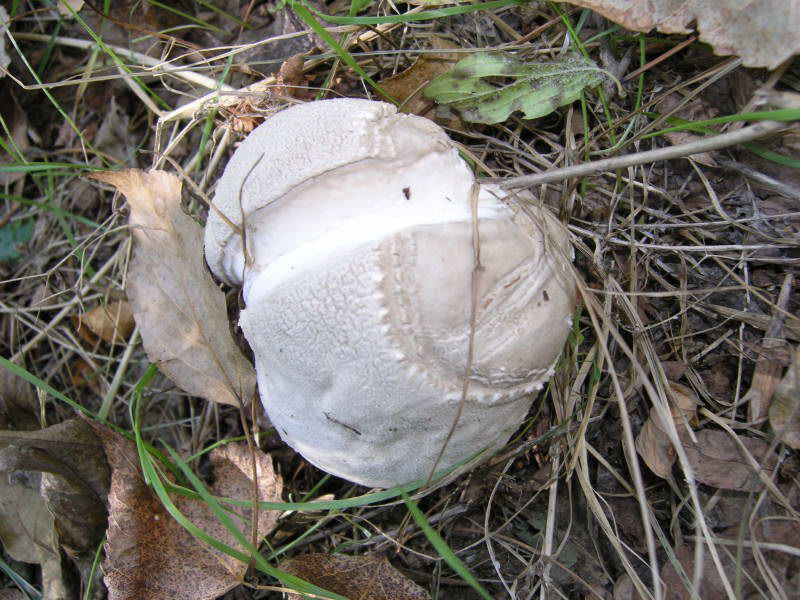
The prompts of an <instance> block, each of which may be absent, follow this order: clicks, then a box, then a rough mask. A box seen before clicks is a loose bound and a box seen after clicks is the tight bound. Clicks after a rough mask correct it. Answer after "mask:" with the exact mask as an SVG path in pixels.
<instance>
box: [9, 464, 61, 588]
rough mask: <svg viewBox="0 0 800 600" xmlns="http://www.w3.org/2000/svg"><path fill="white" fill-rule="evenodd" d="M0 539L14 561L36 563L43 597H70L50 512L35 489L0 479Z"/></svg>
mask: <svg viewBox="0 0 800 600" xmlns="http://www.w3.org/2000/svg"><path fill="white" fill-rule="evenodd" d="M0 541H2V543H3V546H4V547H5V550H6V552H8V553H9V554H10V555H11V557H12V558H14V559H15V560H20V561H22V562H27V563H36V564H39V565H40V566H41V568H42V586H43V588H44V597H45V598H47V599H48V600H69V598H70V594H69V592H68V591H67V586H66V584H65V583H64V581H63V575H62V569H61V557H60V555H59V551H58V540H57V538H56V533H55V530H54V528H53V513H51V512H50V511H49V510H47V506H45V503H44V499H43V498H42V497H41V496H40V495H39V493H38V492H36V491H34V490H31V489H28V488H26V487H23V486H21V485H8V484H7V483H5V476H3V477H2V478H0Z"/></svg>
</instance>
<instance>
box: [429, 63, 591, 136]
mask: <svg viewBox="0 0 800 600" xmlns="http://www.w3.org/2000/svg"><path fill="white" fill-rule="evenodd" d="M498 77H502V78H505V79H504V80H503V81H499V80H497V79H489V78H498ZM603 78H604V75H603V71H602V70H601V69H600V68H599V67H598V66H597V65H596V64H595V63H594V62H593V61H592V60H590V59H588V58H585V57H583V56H580V55H574V54H570V55H566V56H563V57H560V58H558V59H556V60H553V61H548V62H531V61H524V60H520V59H518V58H516V57H514V56H511V55H510V54H506V53H503V52H479V53H476V54H473V55H471V56H469V57H467V58H465V59H464V60H462V61H459V62H458V63H456V65H455V67H453V70H452V71H450V72H449V73H445V74H444V75H441V76H440V77H437V78H436V79H434V80H433V81H431V82H430V83H429V84H428V86H427V87H426V88H425V95H426V96H427V97H428V98H431V99H433V100H435V101H436V102H439V103H440V104H449V105H450V106H452V107H453V108H457V109H458V110H459V111H461V117H462V118H463V119H466V120H467V121H472V122H473V123H486V124H492V123H500V122H502V121H505V120H506V119H507V118H508V116H509V115H510V114H511V113H512V112H514V111H516V110H519V111H522V113H523V115H524V117H525V118H526V119H536V118H539V117H543V116H544V115H546V114H549V113H551V112H552V111H554V110H555V109H556V108H558V107H559V106H564V105H565V104H569V103H570V102H573V101H575V100H577V99H578V98H580V96H581V93H582V92H583V90H584V89H585V88H587V87H594V86H596V85H599V84H600V83H602V81H603Z"/></svg>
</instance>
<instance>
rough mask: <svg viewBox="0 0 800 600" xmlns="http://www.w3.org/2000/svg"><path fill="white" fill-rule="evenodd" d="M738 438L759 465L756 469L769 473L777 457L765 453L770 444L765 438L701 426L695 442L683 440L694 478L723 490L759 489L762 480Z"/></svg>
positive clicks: (772, 470)
mask: <svg viewBox="0 0 800 600" xmlns="http://www.w3.org/2000/svg"><path fill="white" fill-rule="evenodd" d="M739 442H741V444H742V445H743V446H744V448H745V449H746V451H747V453H749V454H750V456H752V458H753V459H754V460H755V461H756V462H757V463H758V464H759V465H760V466H759V469H760V470H763V471H764V473H765V474H766V476H767V477H772V475H773V472H774V471H775V468H776V464H777V459H776V457H775V456H774V455H772V454H767V452H768V450H769V444H767V443H766V442H765V441H763V440H760V439H756V438H752V437H745V436H742V435H737V436H734V435H731V434H729V433H726V432H724V431H717V430H713V429H704V430H702V431H698V432H697V434H696V442H694V443H687V444H686V456H687V458H688V460H689V464H690V465H691V467H692V472H693V473H694V477H695V479H696V480H697V481H698V482H699V483H705V484H707V485H711V486H714V487H717V488H720V489H723V490H736V491H758V490H761V489H762V488H763V486H764V484H763V483H762V482H761V479H760V478H759V476H758V473H757V472H756V470H755V468H754V467H753V466H751V463H750V460H749V459H748V458H747V455H746V454H745V451H744V450H743V449H742V447H741V446H740V445H739Z"/></svg>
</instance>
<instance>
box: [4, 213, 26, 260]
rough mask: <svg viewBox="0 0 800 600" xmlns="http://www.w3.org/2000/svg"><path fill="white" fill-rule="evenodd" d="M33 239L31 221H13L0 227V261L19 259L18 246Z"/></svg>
mask: <svg viewBox="0 0 800 600" xmlns="http://www.w3.org/2000/svg"><path fill="white" fill-rule="evenodd" d="M32 237H33V222H32V221H15V222H14V223H9V224H8V225H6V226H4V227H0V261H3V260H14V259H15V258H19V256H20V255H19V246H21V245H22V244H27V243H28V242H29V241H31V238H32Z"/></svg>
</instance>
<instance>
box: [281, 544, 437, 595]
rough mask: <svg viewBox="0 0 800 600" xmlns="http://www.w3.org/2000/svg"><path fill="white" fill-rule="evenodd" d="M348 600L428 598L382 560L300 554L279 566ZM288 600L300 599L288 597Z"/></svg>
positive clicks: (422, 590)
mask: <svg viewBox="0 0 800 600" xmlns="http://www.w3.org/2000/svg"><path fill="white" fill-rule="evenodd" d="M279 568H280V569H281V570H282V571H286V572H287V573H290V574H292V575H296V576H297V577H301V578H303V579H305V580H306V581H308V582H310V583H313V584H314V585H318V586H320V587H322V588H324V589H326V590H328V591H330V592H334V593H336V594H341V595H342V596H345V597H347V598H349V600H430V595H429V594H428V592H426V591H425V590H424V589H422V588H421V587H420V586H418V585H417V584H416V583H414V582H413V581H411V580H410V579H408V578H407V577H406V576H405V575H403V574H402V573H400V572H399V571H398V570H397V569H395V568H394V567H393V566H392V565H390V564H389V562H388V561H387V560H385V559H382V558H373V557H371V556H345V555H342V554H303V555H301V556H298V557H296V558H290V559H288V560H285V561H283V562H282V563H281V564H280V567H279ZM289 600H301V596H300V595H299V594H289Z"/></svg>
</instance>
